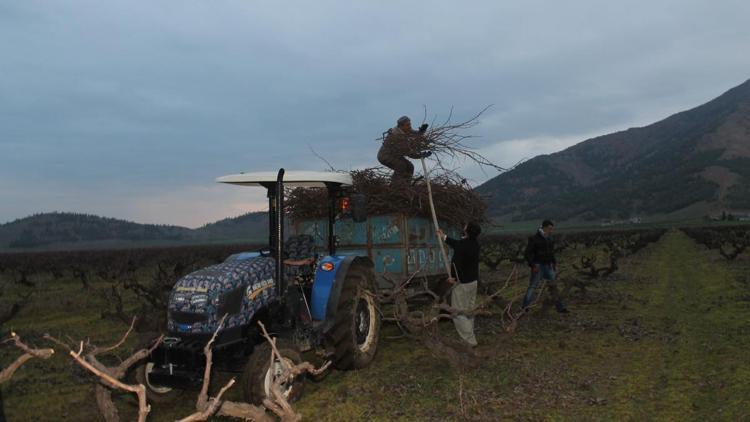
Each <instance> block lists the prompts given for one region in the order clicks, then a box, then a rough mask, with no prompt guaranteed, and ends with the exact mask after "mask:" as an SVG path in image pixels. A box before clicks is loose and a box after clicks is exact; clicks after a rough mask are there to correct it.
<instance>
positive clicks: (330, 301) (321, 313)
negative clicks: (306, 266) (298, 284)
mask: <svg viewBox="0 0 750 422" xmlns="http://www.w3.org/2000/svg"><path fill="white" fill-rule="evenodd" d="M354 263H357V264H359V265H366V266H368V267H371V268H372V267H374V264H373V263H372V261H371V260H370V259H369V258H367V257H364V256H352V255H348V256H347V255H337V256H326V257H324V258H323V259H322V260H321V261H320V263H319V264H318V268H317V269H316V271H315V282H314V283H313V289H312V295H311V300H310V302H311V303H310V306H311V309H310V311H311V314H312V318H313V320H315V321H325V324H324V328H323V332H325V331H327V329H328V328H329V326H330V324H331V322H332V321H333V319H334V317H335V316H336V309H337V307H338V306H337V305H338V302H339V297H340V296H341V289H342V287H343V286H344V280H345V279H346V275H347V274H348V272H349V268H351V266H352V264H354ZM331 265H332V266H333V267H332V268H331Z"/></svg>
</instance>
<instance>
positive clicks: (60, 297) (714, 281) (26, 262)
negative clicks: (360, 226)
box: [0, 227, 750, 421]
mask: <svg viewBox="0 0 750 422" xmlns="http://www.w3.org/2000/svg"><path fill="white" fill-rule="evenodd" d="M526 239H527V236H526V235H517V236H489V237H484V238H482V239H481V240H482V257H481V260H482V268H483V269H482V276H481V280H480V282H481V284H480V291H481V294H480V297H479V298H478V303H479V304H480V305H479V307H480V308H481V309H480V310H478V312H477V336H478V339H479V343H480V346H479V347H478V348H477V349H476V350H475V351H472V352H467V354H464V355H462V354H458V355H451V356H449V355H446V354H441V353H439V352H437V351H439V350H441V349H439V348H435V347H431V346H435V345H434V344H432V343H430V341H429V339H430V338H436V337H437V336H440V337H443V338H450V337H451V336H455V333H454V331H453V327H452V325H451V323H450V321H449V320H447V319H444V320H441V319H440V318H435V320H436V321H438V322H437V323H435V324H433V325H431V326H430V327H429V330H430V331H426V332H427V333H429V334H430V335H429V336H428V337H429V338H417V337H418V336H414V335H408V333H405V332H404V330H402V329H401V328H399V326H400V325H401V324H399V322H403V320H401V321H398V318H396V319H397V320H396V321H394V323H392V324H386V325H385V326H384V328H383V332H382V333H381V336H382V337H381V348H380V350H379V352H378V355H377V356H376V359H375V361H374V363H373V364H372V366H371V367H369V368H366V369H363V370H359V371H352V372H338V371H333V372H331V373H330V374H328V375H327V376H326V377H325V378H324V379H323V380H322V382H312V381H311V382H307V385H306V386H305V388H306V392H305V395H304V397H303V398H302V399H301V400H300V401H299V402H297V403H295V404H294V406H295V408H296V409H297V410H298V411H299V412H300V413H301V414H302V415H303V416H304V417H305V419H308V418H309V420H371V419H377V420H391V419H394V418H396V419H397V418H404V419H410V420H413V419H420V420H445V419H468V420H494V419H498V418H502V417H507V418H530V419H539V418H560V417H562V418H572V419H581V418H583V419H587V418H597V419H602V418H620V419H622V418H627V419H662V418H667V419H675V418H682V416H684V415H687V417H688V418H699V417H706V418H710V419H726V420H738V419H742V418H748V417H750V414H748V413H747V410H746V409H748V408H749V407H750V402H748V401H747V400H748V399H747V397H749V396H750V364H748V362H747V360H746V358H744V356H745V351H746V350H747V348H748V346H750V295H748V293H747V291H748V288H749V287H750V285H748V283H749V282H750V279H748V277H747V276H746V273H747V271H748V270H750V254H749V253H748V252H749V251H748V250H747V247H748V246H750V235H748V230H747V229H746V228H742V227H726V228H690V229H683V230H681V231H677V230H672V231H667V230H663V229H652V230H640V231H638V230H630V231H628V230H622V231H610V232H583V233H561V234H559V235H557V236H556V248H557V250H556V254H557V256H558V261H559V262H560V265H559V271H558V273H559V281H560V283H561V287H562V289H561V291H562V294H563V297H564V298H565V301H566V303H567V304H568V306H569V308H570V309H571V310H572V314H570V315H558V314H557V313H555V312H554V307H552V306H551V303H549V302H548V299H547V295H544V294H543V295H540V300H538V302H537V303H536V304H535V305H534V307H533V309H532V310H531V312H529V313H527V314H523V313H520V312H519V305H520V304H519V301H520V297H521V296H522V295H523V293H524V291H525V289H526V286H527V277H528V270H527V269H526V267H525V263H524V262H523V251H524V247H525V246H526ZM256 248H257V247H254V246H252V245H232V246H206V247H180V248H161V249H137V250H124V251H92V252H84V251H76V252H48V253H28V254H27V253H24V254H5V255H0V282H1V283H2V284H0V325H1V327H2V328H1V329H2V338H3V339H6V338H9V336H10V332H11V330H12V331H13V332H15V333H17V334H18V335H19V336H20V338H21V339H22V340H23V342H24V343H25V344H26V345H28V346H29V347H36V348H40V349H41V348H50V347H51V348H54V347H57V346H56V345H55V344H54V343H51V342H50V341H48V340H47V339H45V334H49V335H50V336H51V337H54V338H56V339H64V340H65V341H66V342H69V340H71V339H72V340H82V341H86V342H87V344H88V343H89V342H90V343H91V344H108V343H115V342H116V341H117V340H118V339H119V338H120V337H121V336H122V334H123V333H124V332H125V331H126V330H127V329H128V326H129V324H130V323H131V321H132V318H133V317H137V319H136V322H135V325H134V335H131V336H130V337H128V340H127V341H126V343H125V344H124V345H123V347H122V348H120V349H118V350H115V351H114V352H113V353H111V354H110V355H109V356H103V357H102V359H103V364H105V365H118V364H120V363H122V362H121V361H122V360H123V359H125V358H126V357H128V356H130V355H131V354H132V353H133V352H134V351H135V350H138V349H140V348H143V347H148V346H149V345H150V344H151V343H152V341H153V340H154V339H155V338H156V337H157V336H158V335H159V334H161V333H162V332H163V329H164V324H165V319H166V312H165V309H166V303H167V296H168V294H169V292H170V289H171V288H172V286H173V284H174V283H175V282H176V281H177V279H179V278H180V277H182V276H183V275H185V274H188V273H190V272H192V271H194V270H195V269H198V268H201V267H204V266H206V265H209V264H213V263H217V262H220V261H222V260H223V259H224V258H226V257H227V256H228V255H230V254H232V253H235V252H239V251H243V250H254V249H256ZM415 282H417V281H415ZM396 293H398V292H396ZM393 294H395V293H393ZM392 306H393V305H388V306H386V307H384V309H383V312H384V314H385V315H391V314H392V313H394V312H393V309H392V308H391V307H392ZM409 306H410V307H411V308H410V309H409V312H411V314H410V315H414V314H415V313H419V314H420V315H427V314H428V313H429V312H430V311H431V310H430V309H427V308H428V307H429V305H425V303H423V302H418V301H417V302H414V303H409ZM438 311H439V309H438ZM387 320H388V319H387V318H386V321H387ZM440 321H442V322H440ZM719 327H720V328H719ZM411 332H412V333H413V330H412V331H411ZM48 338H49V337H48ZM0 351H2V354H1V355H0V369H1V368H6V367H7V366H8V365H9V364H11V362H13V361H14V360H15V359H16V358H17V357H18V356H19V355H21V354H22V353H23V351H22V350H21V349H20V348H19V347H17V345H16V344H14V343H13V342H5V343H4V344H3V345H1V346H0ZM61 351H62V350H58V353H55V354H54V355H53V356H51V357H47V358H46V359H43V358H32V359H30V360H29V361H28V362H27V363H25V364H24V365H23V366H22V367H20V368H19V369H18V370H17V371H16V373H15V375H13V377H12V379H9V380H5V381H6V382H4V383H3V384H2V390H0V391H1V392H2V396H0V398H1V399H2V402H0V403H1V404H2V412H3V413H4V415H5V417H6V418H7V419H8V420H10V421H15V420H77V421H78V420H97V418H99V417H100V416H99V412H98V409H97V403H96V402H95V400H94V389H95V387H97V386H98V385H99V380H98V379H97V378H96V377H94V376H92V375H90V374H88V373H87V372H85V371H84V370H82V369H81V368H80V367H79V366H78V365H76V364H75V363H74V362H73V361H71V359H70V358H69V357H68V356H67V354H66V353H60V352H61ZM314 359H315V357H314V356H313V357H310V360H311V361H314ZM469 363H470V364H469ZM128 377H129V375H126V376H125V378H124V379H129V378H128ZM226 377H228V375H227V374H221V373H219V374H218V377H217V379H216V380H215V381H214V382H212V384H211V389H215V390H218V389H219V388H221V387H222V386H223V385H224V384H225V382H223V381H222V380H223V379H224V378H226ZM0 381H2V379H1V378H0ZM186 396H188V397H186V398H185V400H184V401H180V402H178V403H180V404H179V405H178V406H175V405H160V404H159V403H152V411H151V414H150V415H149V420H157V421H159V420H174V419H179V418H182V417H186V416H187V415H189V414H190V413H192V412H193V411H194V403H195V397H193V396H190V395H189V394H187V395H186ZM226 397H228V398H229V399H231V400H236V399H237V397H239V393H238V392H236V391H233V389H230V390H229V391H228V392H227V393H226ZM113 399H114V402H115V403H116V404H117V406H118V408H119V410H120V414H121V416H122V417H123V418H124V419H125V420H129V419H134V418H135V416H136V414H137V412H138V405H137V401H136V399H135V397H134V395H132V394H124V393H120V392H113ZM0 420H2V418H0Z"/></svg>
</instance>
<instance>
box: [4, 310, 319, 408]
mask: <svg viewBox="0 0 750 422" xmlns="http://www.w3.org/2000/svg"><path fill="white" fill-rule="evenodd" d="M225 320H226V315H225V316H224V317H223V318H222V319H221V321H220V322H219V326H218V327H217V328H216V331H215V332H214V334H213V336H212V337H211V339H210V340H209V341H208V343H207V344H206V345H205V347H204V348H203V354H204V355H205V358H206V366H205V369H204V374H203V375H204V377H203V383H202V386H201V390H200V394H199V395H198V398H197V400H196V403H195V411H194V413H192V414H190V415H189V416H187V417H185V418H183V419H180V422H194V421H205V420H208V419H209V418H211V417H212V416H214V415H217V416H227V417H231V418H236V419H241V420H247V421H251V420H252V421H262V422H271V421H274V420H276V418H275V417H278V418H279V419H280V420H281V421H282V422H297V421H300V420H301V419H302V415H300V414H299V413H297V412H296V411H295V410H294V408H293V407H292V406H291V404H290V403H289V401H288V399H287V398H286V397H285V396H284V394H283V393H282V387H281V386H282V385H284V383H286V382H288V381H289V380H291V379H293V378H295V377H300V376H305V374H310V375H313V376H316V375H320V374H321V373H322V372H324V371H327V370H328V368H329V366H330V364H331V362H330V361H329V362H326V363H325V364H324V365H322V366H321V367H320V368H317V369H316V368H315V367H314V366H313V365H312V364H310V363H309V362H302V363H299V364H296V365H293V366H292V365H290V364H289V363H286V362H285V360H284V359H282V358H281V354H280V353H279V351H278V349H277V347H276V338H275V337H272V336H271V335H269V334H268V331H266V328H265V326H263V324H262V323H261V322H259V323H258V324H259V326H260V329H261V330H262V334H263V337H264V338H265V339H266V341H268V342H269V344H270V345H271V349H272V354H271V357H270V359H271V360H277V361H280V362H282V363H283V364H284V365H285V368H284V370H283V372H282V373H281V374H280V375H279V377H278V378H276V379H274V380H273V382H272V384H271V385H270V393H271V395H270V397H267V398H265V399H264V400H263V405H262V406H256V405H252V404H250V403H244V402H232V401H227V400H224V399H223V398H222V396H223V395H224V393H225V392H226V391H227V390H228V389H230V388H231V387H232V386H233V385H234V384H235V382H236V380H235V379H234V378H232V379H231V380H230V381H229V382H228V383H227V384H226V385H224V387H222V388H221V389H220V390H219V391H218V393H217V394H216V395H215V396H213V397H211V396H209V384H210V381H211V367H212V359H213V349H212V345H213V343H214V341H215V340H216V335H217V334H218V332H219V329H220V328H221V327H222V325H223V324H224V321H225ZM135 322H136V320H135V319H133V321H132V322H131V324H130V328H129V329H128V331H127V332H126V333H125V335H124V336H123V337H122V338H121V339H120V340H119V341H118V342H117V343H115V344H114V345H112V346H109V347H99V346H96V345H94V344H91V343H90V342H89V341H88V340H87V341H86V342H84V341H77V342H76V341H73V340H72V339H70V338H68V341H63V340H60V339H57V338H55V337H53V336H51V335H49V334H45V336H44V339H45V340H47V341H49V342H51V343H53V344H55V345H57V346H59V347H61V348H62V349H64V350H65V351H66V352H67V355H68V356H70V358H72V360H73V361H74V362H75V363H76V364H78V365H79V366H81V367H83V368H84V369H85V370H86V371H88V373H90V374H91V375H92V376H93V377H92V379H93V381H94V385H95V387H94V395H95V399H96V404H97V406H98V408H99V411H100V413H101V415H102V418H103V419H104V420H105V421H107V422H119V421H120V419H121V418H120V413H119V411H118V408H117V407H116V405H115V402H114V400H113V393H115V392H126V393H132V394H135V395H136V396H137V398H138V417H137V420H138V422H146V419H147V417H148V415H149V413H150V412H151V405H150V404H149V403H148V397H147V395H146V386H145V385H143V384H127V383H126V382H125V379H126V375H127V373H128V371H130V369H131V368H132V367H134V366H135V365H137V364H139V362H141V361H143V360H144V359H145V358H146V357H147V356H149V355H150V354H151V353H152V352H153V351H154V350H155V349H156V347H157V346H158V345H159V344H160V343H161V341H162V340H163V338H164V336H159V337H158V338H157V339H156V340H155V341H153V342H152V344H151V346H150V347H149V348H143V349H139V350H137V351H136V352H134V353H133V354H132V355H130V356H129V357H127V358H126V359H123V360H120V361H119V364H117V365H116V366H107V365H105V364H104V363H103V362H102V361H101V360H100V356H103V355H106V354H111V353H113V352H114V351H115V350H117V349H118V348H120V347H121V346H123V344H124V343H125V341H126V339H127V338H128V336H129V335H130V333H131V332H133V329H134V327H135ZM3 343H11V344H14V345H15V346H16V347H17V348H18V349H20V350H21V351H22V352H23V354H22V355H21V356H19V357H18V358H17V359H16V360H15V361H14V362H13V363H11V364H10V365H9V366H8V367H6V368H4V369H2V368H0V369H2V370H0V384H3V383H5V382H7V381H9V380H10V379H11V378H12V377H13V375H14V374H15V372H16V371H17V370H18V369H19V368H20V367H21V366H23V364H24V363H25V362H26V361H28V360H30V359H33V358H39V359H45V360H46V359H49V358H50V357H52V356H53V355H54V354H55V349H52V348H47V349H37V348H33V347H29V346H27V345H26V344H25V343H23V342H22V341H21V338H20V337H19V336H18V335H17V334H16V333H14V332H11V336H10V338H8V339H6V340H4V341H2V342H0V344H3ZM0 404H1V403H0ZM0 410H2V408H0ZM269 411H270V412H269ZM0 416H2V413H0ZM274 416H275V417H274ZM3 420H4V419H3Z"/></svg>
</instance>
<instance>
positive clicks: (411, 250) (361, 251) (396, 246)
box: [292, 214, 452, 289]
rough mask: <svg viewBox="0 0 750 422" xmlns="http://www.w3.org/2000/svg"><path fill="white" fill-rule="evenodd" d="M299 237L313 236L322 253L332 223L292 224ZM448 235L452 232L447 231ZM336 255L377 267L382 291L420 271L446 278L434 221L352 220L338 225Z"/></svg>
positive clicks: (394, 216) (402, 217)
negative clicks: (363, 258)
mask: <svg viewBox="0 0 750 422" xmlns="http://www.w3.org/2000/svg"><path fill="white" fill-rule="evenodd" d="M292 226H293V227H292V228H293V231H294V233H295V234H298V235H300V234H304V235H310V236H312V237H313V238H314V239H315V243H316V246H317V247H318V249H319V250H324V249H325V244H326V239H327V237H326V236H327V235H326V234H327V233H328V219H325V218H319V219H301V220H298V221H294V222H293V223H292ZM443 230H444V231H446V233H449V234H450V233H451V232H452V230H448V229H446V228H444V229H443ZM333 233H334V234H335V237H336V242H337V245H336V253H337V254H339V255H354V256H366V257H368V258H369V259H370V260H371V261H372V263H373V264H374V266H375V274H376V277H377V279H378V285H379V287H380V288H381V289H386V288H389V287H392V285H391V284H392V283H391V282H389V281H387V280H388V279H390V280H392V281H395V282H400V281H403V280H406V279H407V278H408V277H409V276H410V275H412V274H414V273H415V272H417V271H419V276H420V277H421V276H426V277H437V276H445V264H444V261H443V256H442V253H441V252H440V246H439V245H438V243H437V242H438V239H437V236H436V234H435V228H434V225H433V224H432V221H431V220H429V219H427V218H423V217H413V216H406V215H403V214H390V215H377V216H368V218H367V219H366V220H365V221H362V222H355V221H354V219H352V218H345V219H339V220H337V221H336V222H335V223H334V230H333Z"/></svg>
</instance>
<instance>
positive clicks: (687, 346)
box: [607, 232, 750, 420]
mask: <svg viewBox="0 0 750 422" xmlns="http://www.w3.org/2000/svg"><path fill="white" fill-rule="evenodd" d="M733 267H736V265H734V264H729V263H727V262H726V261H724V260H717V259H716V256H715V253H712V252H710V251H706V250H705V248H702V247H700V246H698V245H696V244H695V243H694V242H692V241H691V240H690V239H689V238H688V237H687V236H685V235H684V234H682V233H680V232H670V233H668V234H666V235H665V237H664V238H663V239H662V240H661V241H660V242H659V243H658V244H657V245H655V246H654V248H653V250H652V251H651V253H650V254H649V255H648V256H647V257H646V259H645V261H644V262H643V265H641V266H639V267H637V270H636V271H635V273H634V276H635V279H643V280H644V282H643V283H638V284H639V285H636V286H634V287H636V288H637V289H636V290H634V292H635V294H636V298H637V299H640V301H638V300H636V301H635V304H636V305H635V306H634V309H633V310H632V311H633V312H632V313H634V314H635V315H636V317H635V318H636V319H633V320H630V321H631V326H630V327H629V328H628V326H627V325H626V326H624V327H622V326H621V328H620V330H621V332H622V331H625V332H626V333H627V330H628V329H630V331H631V335H632V338H633V339H636V337H635V336H638V335H640V337H641V338H637V340H638V341H637V343H638V344H637V346H636V347H634V348H632V351H631V352H632V355H631V356H627V357H626V360H625V361H624V363H625V364H624V365H623V366H622V367H621V376H620V377H619V380H620V381H618V382H616V383H614V385H613V386H612V389H611V392H610V394H611V396H612V401H613V406H612V410H613V411H614V413H615V415H616V416H619V417H626V418H628V419H638V420H646V419H657V420H665V419H671V420H684V419H708V420H716V419H723V420H738V419H742V418H750V411H749V410H748V406H749V405H750V353H749V351H748V346H750V303H749V302H748V301H747V299H748V296H747V293H748V292H747V286H746V285H744V286H743V285H742V284H741V283H740V282H738V281H736V280H737V274H735V272H736V268H733ZM639 332H640V333H639ZM634 343H635V342H634ZM607 413H608V412H607ZM613 416H614V415H613Z"/></svg>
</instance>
